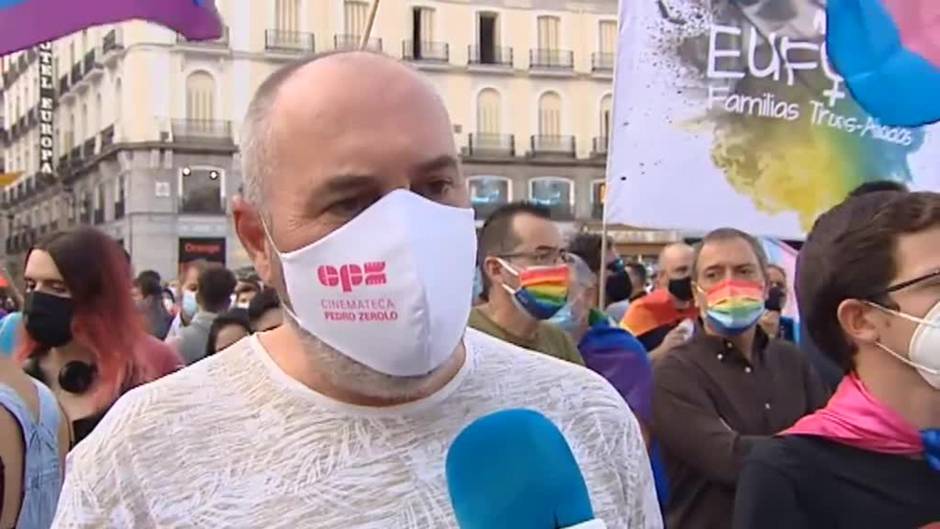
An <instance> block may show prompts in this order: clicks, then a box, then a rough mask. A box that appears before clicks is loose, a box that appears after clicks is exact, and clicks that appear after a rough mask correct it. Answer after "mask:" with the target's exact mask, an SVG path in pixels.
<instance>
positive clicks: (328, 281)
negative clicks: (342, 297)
mask: <svg viewBox="0 0 940 529" xmlns="http://www.w3.org/2000/svg"><path fill="white" fill-rule="evenodd" d="M317 278H318V279H319V280H320V284H321V285H323V286H325V287H335V286H339V287H340V288H342V290H343V292H352V291H353V289H354V288H355V287H358V286H360V285H363V284H365V285H366V286H375V285H384V284H385V283H386V282H387V278H386V276H385V262H384V261H376V262H372V263H365V264H363V265H362V266H359V265H357V264H344V265H342V266H340V267H339V268H337V267H335V266H330V265H322V266H320V267H319V268H317Z"/></svg>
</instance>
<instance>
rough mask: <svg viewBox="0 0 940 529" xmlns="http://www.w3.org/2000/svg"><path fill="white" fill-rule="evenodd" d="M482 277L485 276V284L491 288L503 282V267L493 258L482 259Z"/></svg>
mask: <svg viewBox="0 0 940 529" xmlns="http://www.w3.org/2000/svg"><path fill="white" fill-rule="evenodd" d="M480 268H481V270H482V272H483V275H485V276H486V280H487V284H488V285H489V286H490V287H491V288H492V287H496V286H498V285H500V284H502V282H503V265H502V263H500V262H499V259H497V258H495V257H486V258H484V259H483V265H482V266H481V267H480Z"/></svg>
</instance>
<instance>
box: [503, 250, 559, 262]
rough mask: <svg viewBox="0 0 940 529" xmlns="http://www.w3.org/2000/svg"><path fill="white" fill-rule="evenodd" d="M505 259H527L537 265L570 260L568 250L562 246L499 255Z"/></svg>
mask: <svg viewBox="0 0 940 529" xmlns="http://www.w3.org/2000/svg"><path fill="white" fill-rule="evenodd" d="M497 257H501V258H503V259H525V260H527V261H529V262H531V263H532V264H535V265H556V264H562V263H567V262H569V261H570V258H569V256H568V250H564V249H562V248H541V249H538V250H535V251H531V252H515V253H505V254H502V255H498V256H497Z"/></svg>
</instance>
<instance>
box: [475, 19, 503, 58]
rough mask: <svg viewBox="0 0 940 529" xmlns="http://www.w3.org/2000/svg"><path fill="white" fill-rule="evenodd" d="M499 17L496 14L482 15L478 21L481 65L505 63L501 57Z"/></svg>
mask: <svg viewBox="0 0 940 529" xmlns="http://www.w3.org/2000/svg"><path fill="white" fill-rule="evenodd" d="M498 22H499V15H497V14H496V13H480V14H479V18H478V20H477V25H478V27H479V35H478V37H477V42H478V46H479V54H480V56H479V60H480V64H499V63H502V62H504V61H505V59H502V58H501V57H500V55H501V54H500V53H499V52H498V50H497V48H499V24H498Z"/></svg>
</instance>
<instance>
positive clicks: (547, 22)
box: [538, 17, 561, 51]
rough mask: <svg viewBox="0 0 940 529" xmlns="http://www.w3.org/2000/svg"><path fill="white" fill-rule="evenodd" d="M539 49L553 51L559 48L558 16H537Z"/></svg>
mask: <svg viewBox="0 0 940 529" xmlns="http://www.w3.org/2000/svg"><path fill="white" fill-rule="evenodd" d="M538 39H539V43H538V44H539V49H540V50H543V51H555V50H558V49H560V48H561V21H560V20H559V19H558V17H539V18H538Z"/></svg>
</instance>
